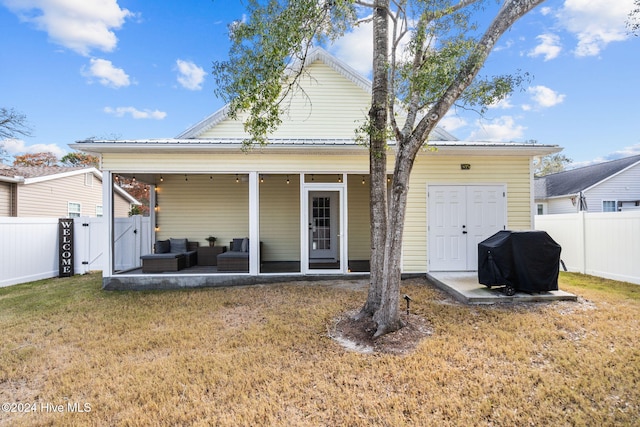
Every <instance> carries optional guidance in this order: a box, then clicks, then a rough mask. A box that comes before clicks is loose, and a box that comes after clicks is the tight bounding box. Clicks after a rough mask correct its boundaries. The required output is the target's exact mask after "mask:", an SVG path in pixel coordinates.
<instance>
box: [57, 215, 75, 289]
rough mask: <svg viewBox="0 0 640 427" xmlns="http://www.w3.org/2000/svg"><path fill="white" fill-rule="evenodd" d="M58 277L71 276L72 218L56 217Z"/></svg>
mask: <svg viewBox="0 0 640 427" xmlns="http://www.w3.org/2000/svg"><path fill="white" fill-rule="evenodd" d="M58 253H59V254H60V256H59V262H58V277H70V276H73V271H74V270H73V218H59V219H58Z"/></svg>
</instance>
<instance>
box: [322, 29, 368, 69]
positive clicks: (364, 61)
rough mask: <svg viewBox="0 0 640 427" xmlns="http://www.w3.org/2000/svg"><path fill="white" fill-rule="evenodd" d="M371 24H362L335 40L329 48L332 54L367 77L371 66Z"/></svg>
mask: <svg viewBox="0 0 640 427" xmlns="http://www.w3.org/2000/svg"><path fill="white" fill-rule="evenodd" d="M372 43H373V24H371V23H369V22H365V23H362V24H360V25H358V26H357V27H355V28H354V29H353V30H352V31H350V32H348V33H347V34H345V35H344V36H343V37H341V38H340V39H338V40H336V41H335V42H334V43H333V45H332V46H331V48H330V51H331V53H332V54H334V55H335V56H336V57H338V58H340V59H341V60H342V61H344V62H346V63H347V64H349V65H350V66H351V67H353V68H354V69H355V70H356V71H358V72H359V73H361V74H363V75H365V76H368V75H369V74H371V67H372V64H373V48H372Z"/></svg>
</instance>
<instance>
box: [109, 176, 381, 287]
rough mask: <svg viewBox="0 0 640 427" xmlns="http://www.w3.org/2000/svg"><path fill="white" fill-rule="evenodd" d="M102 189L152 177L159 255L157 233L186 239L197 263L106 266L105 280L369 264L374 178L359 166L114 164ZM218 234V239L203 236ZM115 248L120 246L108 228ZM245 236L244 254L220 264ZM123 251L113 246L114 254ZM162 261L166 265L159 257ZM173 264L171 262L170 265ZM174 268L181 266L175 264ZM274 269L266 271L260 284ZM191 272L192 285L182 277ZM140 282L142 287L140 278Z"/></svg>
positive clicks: (215, 276) (132, 283)
mask: <svg viewBox="0 0 640 427" xmlns="http://www.w3.org/2000/svg"><path fill="white" fill-rule="evenodd" d="M109 175H110V179H109V180H105V181H106V182H107V183H108V188H106V189H105V190H106V191H105V193H110V194H111V197H110V199H112V194H113V188H114V187H113V186H114V185H117V184H116V183H117V182H118V181H120V179H119V178H121V177H127V178H130V179H131V178H133V177H135V179H136V180H138V181H142V182H145V183H147V184H148V185H149V193H150V197H149V199H150V205H151V206H150V217H151V224H152V239H151V241H152V242H156V244H154V245H153V247H149V248H141V250H140V254H141V255H142V256H143V257H144V256H145V255H148V254H154V252H155V251H156V250H157V248H154V247H155V246H157V242H159V241H168V240H171V241H174V240H175V239H187V240H188V242H189V246H190V249H191V250H193V251H194V252H196V253H197V255H196V256H195V258H193V260H192V261H191V262H187V263H186V264H180V265H179V266H177V267H175V268H171V269H167V270H166V271H163V269H162V267H160V268H154V270H153V271H151V272H150V271H148V269H147V271H144V269H143V268H142V267H143V261H142V260H140V263H139V264H138V265H137V266H136V267H135V268H131V269H127V270H116V269H113V265H115V263H112V264H111V269H110V270H109V271H108V272H107V271H104V272H103V277H104V279H103V282H104V287H105V288H113V289H118V288H127V289H132V288H138V287H141V288H148V286H150V285H149V283H152V282H158V281H160V282H162V283H163V284H162V285H161V287H163V288H164V287H166V288H170V287H173V288H179V287H184V286H216V285H220V284H235V283H242V284H244V283H252V282H255V277H256V276H274V277H281V276H294V277H295V276H310V277H314V276H318V275H325V276H344V275H350V274H354V275H362V274H367V273H368V271H369V251H370V244H369V233H370V230H369V185H368V183H369V181H368V179H369V177H368V174H367V173H361V172H355V173H354V172H350V173H345V172H336V173H327V172H326V171H320V172H318V173H315V172H313V173H307V172H304V173H301V172H295V171H292V172H279V173H278V172H273V171H268V172H262V171H251V172H246V171H244V172H238V173H216V172H210V173H202V172H200V173H195V172H188V173H175V172H167V173H165V172H157V173H135V172H134V171H111V172H110V173H109ZM209 237H215V242H214V243H213V246H212V247H211V246H210V243H209V242H208V241H207V239H208V238H209ZM110 239H111V244H110V245H109V246H110V250H111V251H114V249H113V248H114V247H115V245H114V244H113V240H112V239H113V234H112V233H110ZM239 240H244V241H245V245H246V246H245V248H243V250H245V251H246V254H245V256H246V258H245V263H244V264H242V263H240V264H238V265H236V266H235V267H232V268H229V265H228V262H227V264H225V265H222V264H219V263H221V262H224V261H222V259H223V258H225V257H228V256H229V255H231V254H232V253H234V252H233V251H237V250H238V248H237V247H234V246H236V245H235V244H236V243H238V241H239ZM118 256H119V254H117V253H111V259H114V258H117V257H118ZM160 265H162V264H160ZM170 270H172V271H170ZM173 270H175V271H173ZM265 279H267V280H269V278H268V277H262V278H261V280H260V282H262V283H264V282H265ZM185 280H186V281H189V282H190V285H185V283H184V282H185ZM138 284H139V285H140V286H138Z"/></svg>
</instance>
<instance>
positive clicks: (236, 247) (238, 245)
mask: <svg viewBox="0 0 640 427" xmlns="http://www.w3.org/2000/svg"><path fill="white" fill-rule="evenodd" d="M243 240H244V239H233V247H232V248H231V250H232V251H233V252H242V241H243Z"/></svg>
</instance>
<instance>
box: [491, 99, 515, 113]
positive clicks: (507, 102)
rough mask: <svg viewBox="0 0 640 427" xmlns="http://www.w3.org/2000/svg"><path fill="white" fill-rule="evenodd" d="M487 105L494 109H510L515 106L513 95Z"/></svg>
mask: <svg viewBox="0 0 640 427" xmlns="http://www.w3.org/2000/svg"><path fill="white" fill-rule="evenodd" d="M487 107H488V108H489V109H493V110H509V109H511V108H513V104H512V103H511V97H507V98H504V99H501V100H500V101H498V102H494V103H493V104H490V105H488V106H487Z"/></svg>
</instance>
